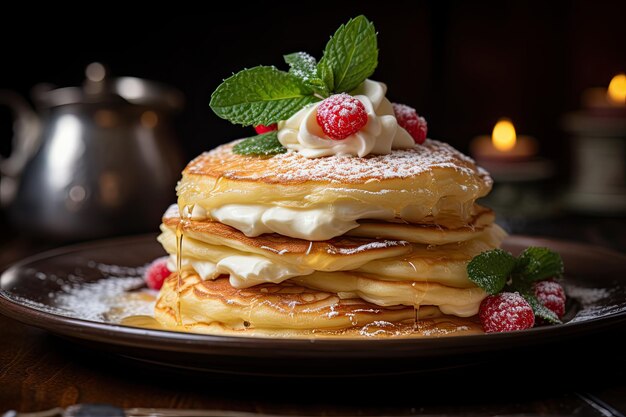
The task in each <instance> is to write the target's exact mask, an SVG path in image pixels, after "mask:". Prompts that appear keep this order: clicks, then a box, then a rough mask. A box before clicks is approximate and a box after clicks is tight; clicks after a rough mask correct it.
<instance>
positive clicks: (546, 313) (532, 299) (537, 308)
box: [513, 286, 562, 324]
mask: <svg viewBox="0 0 626 417" xmlns="http://www.w3.org/2000/svg"><path fill="white" fill-rule="evenodd" d="M513 288H514V289H515V290H516V291H517V292H519V293H520V294H521V295H522V297H524V299H525V300H526V301H528V304H530V307H531V308H532V309H533V313H534V314H535V319H536V318H537V317H539V318H541V319H543V320H544V321H546V322H547V323H550V324H560V323H562V321H561V320H560V319H559V317H558V316H557V315H556V314H555V313H554V311H552V310H550V309H549V308H548V307H546V306H544V305H543V304H542V303H541V301H539V299H538V298H537V297H536V296H535V294H534V293H533V291H532V287H530V286H522V287H520V286H514V287H513Z"/></svg>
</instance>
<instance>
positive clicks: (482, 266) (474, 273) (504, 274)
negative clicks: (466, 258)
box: [467, 249, 516, 294]
mask: <svg viewBox="0 0 626 417" xmlns="http://www.w3.org/2000/svg"><path fill="white" fill-rule="evenodd" d="M515 264H516V259H515V257H514V256H513V255H511V254H510V253H509V252H506V251H503V250H502V249H492V250H489V251H486V252H483V253H480V254H478V255H476V256H474V258H473V259H472V260H471V261H470V263H469V264H467V276H468V277H469V279H470V281H472V282H473V283H474V284H476V285H478V286H479V287H480V288H482V289H483V290H485V291H486V292H487V293H489V294H497V293H499V292H500V291H502V289H503V288H504V286H505V285H506V282H507V280H508V278H509V276H510V275H511V272H513V268H515Z"/></svg>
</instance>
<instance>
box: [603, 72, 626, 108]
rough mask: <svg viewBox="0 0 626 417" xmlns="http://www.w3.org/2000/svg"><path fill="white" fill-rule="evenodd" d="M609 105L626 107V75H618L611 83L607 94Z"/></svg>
mask: <svg viewBox="0 0 626 417" xmlns="http://www.w3.org/2000/svg"><path fill="white" fill-rule="evenodd" d="M606 97H607V99H608V101H609V103H611V104H613V105H615V106H625V105H626V74H617V75H616V76H615V77H613V79H612V80H611V82H610V83H609V88H608V90H607V92H606Z"/></svg>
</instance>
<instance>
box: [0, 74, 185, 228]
mask: <svg viewBox="0 0 626 417" xmlns="http://www.w3.org/2000/svg"><path fill="white" fill-rule="evenodd" d="M86 74H87V79H86V81H85V84H84V85H83V87H82V88H80V87H68V88H57V89H52V88H50V87H45V86H43V87H42V86H39V87H38V88H36V89H34V92H33V96H34V97H33V100H34V102H35V103H36V107H37V111H35V110H34V109H32V108H31V107H30V105H28V104H27V102H26V101H25V100H23V99H22V98H21V97H19V96H17V95H16V94H14V93H11V92H7V91H4V92H0V104H4V105H7V106H9V107H11V108H12V110H13V114H14V116H15V123H14V138H13V151H12V153H11V156H10V157H9V158H6V159H3V160H0V172H1V173H2V177H1V180H0V197H1V199H2V205H3V206H5V207H6V209H7V210H8V217H9V219H10V221H11V223H12V225H13V226H14V227H15V229H17V230H18V231H24V232H28V233H30V234H34V235H37V236H42V237H46V238H49V239H54V240H84V239H92V238H97V237H103V236H111V235H119V234H128V233H137V232H145V231H157V230H158V225H159V221H160V217H161V215H162V214H163V211H164V210H165V209H166V207H167V206H168V205H169V204H171V203H172V202H174V201H175V200H176V196H175V191H174V188H175V185H176V181H177V180H178V178H179V176H180V170H181V168H182V163H183V159H182V152H181V151H180V148H179V146H178V144H177V141H176V138H175V134H174V131H173V129H172V126H171V125H170V122H171V115H172V113H173V112H174V111H176V110H179V109H180V108H181V107H182V105H183V98H182V94H181V93H180V92H179V91H177V90H175V89H173V88H171V87H168V86H165V85H162V84H158V83H155V82H152V81H147V80H143V79H139V78H133V77H121V78H115V79H110V78H108V77H107V74H106V70H105V68H104V67H103V66H102V65H100V64H97V63H94V64H90V65H89V66H88V67H87V71H86Z"/></svg>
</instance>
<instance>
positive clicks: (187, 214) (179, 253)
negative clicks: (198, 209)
mask: <svg viewBox="0 0 626 417" xmlns="http://www.w3.org/2000/svg"><path fill="white" fill-rule="evenodd" d="M194 206H195V205H194V204H190V205H186V206H185V207H183V209H182V210H181V211H180V220H179V222H178V224H177V225H176V325H177V326H182V325H183V320H182V313H181V308H180V293H181V291H182V287H183V275H182V274H183V272H182V270H183V241H184V237H185V234H184V230H185V226H188V225H189V223H191V216H192V213H193V209H194Z"/></svg>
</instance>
